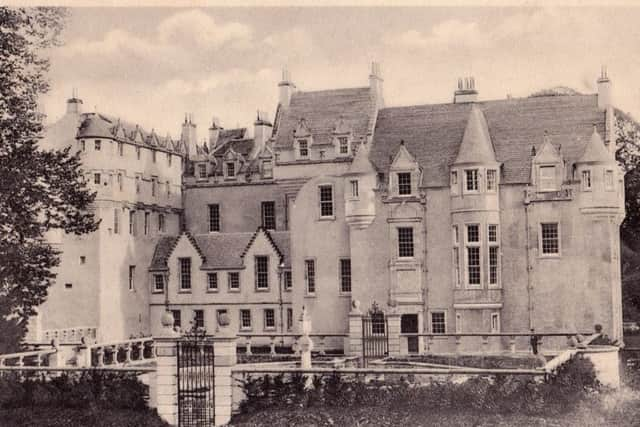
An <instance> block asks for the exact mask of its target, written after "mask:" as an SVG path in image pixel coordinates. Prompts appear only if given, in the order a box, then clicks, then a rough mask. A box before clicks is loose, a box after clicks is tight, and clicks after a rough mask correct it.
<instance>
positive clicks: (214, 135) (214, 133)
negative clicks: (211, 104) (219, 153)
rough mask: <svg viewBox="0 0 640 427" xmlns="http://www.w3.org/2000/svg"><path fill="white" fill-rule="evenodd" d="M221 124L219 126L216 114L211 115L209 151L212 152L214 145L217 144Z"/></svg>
mask: <svg viewBox="0 0 640 427" xmlns="http://www.w3.org/2000/svg"><path fill="white" fill-rule="evenodd" d="M221 129H222V126H220V119H218V118H217V117H216V116H213V118H212V119H211V127H210V128H209V152H210V153H213V150H215V148H216V145H217V144H218V137H219V136H220V130H221Z"/></svg>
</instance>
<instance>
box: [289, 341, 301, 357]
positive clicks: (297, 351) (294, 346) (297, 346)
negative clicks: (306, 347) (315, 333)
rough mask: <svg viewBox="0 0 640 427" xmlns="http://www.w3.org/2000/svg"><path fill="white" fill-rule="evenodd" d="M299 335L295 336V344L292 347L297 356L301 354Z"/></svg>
mask: <svg viewBox="0 0 640 427" xmlns="http://www.w3.org/2000/svg"><path fill="white" fill-rule="evenodd" d="M298 342H299V337H293V344H292V345H291V349H292V350H293V354H295V355H296V356H300V346H299V345H298Z"/></svg>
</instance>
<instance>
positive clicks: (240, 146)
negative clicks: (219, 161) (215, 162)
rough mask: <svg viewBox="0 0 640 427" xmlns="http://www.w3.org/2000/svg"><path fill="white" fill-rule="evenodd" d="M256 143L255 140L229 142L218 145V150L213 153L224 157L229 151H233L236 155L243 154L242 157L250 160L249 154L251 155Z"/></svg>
mask: <svg viewBox="0 0 640 427" xmlns="http://www.w3.org/2000/svg"><path fill="white" fill-rule="evenodd" d="M254 143H255V141H254V139H253V138H246V139H234V140H228V141H226V142H225V143H224V145H219V144H216V149H215V150H214V151H213V155H214V156H223V155H224V154H225V153H226V152H227V151H229V149H233V151H235V152H236V153H238V154H242V156H244V157H245V158H248V157H249V154H251V150H252V149H253V145H254Z"/></svg>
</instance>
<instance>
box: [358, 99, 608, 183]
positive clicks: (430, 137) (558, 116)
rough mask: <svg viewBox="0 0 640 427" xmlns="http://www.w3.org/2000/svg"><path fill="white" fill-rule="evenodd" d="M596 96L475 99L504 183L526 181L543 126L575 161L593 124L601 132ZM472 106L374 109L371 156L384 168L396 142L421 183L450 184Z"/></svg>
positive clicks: (395, 150)
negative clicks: (416, 168)
mask: <svg viewBox="0 0 640 427" xmlns="http://www.w3.org/2000/svg"><path fill="white" fill-rule="evenodd" d="M597 103H598V101H597V95H573V96H540V97H533V98H519V99H506V100H499V101H486V102H478V103H476V104H475V105H477V107H478V108H480V110H481V111H482V113H484V116H485V118H486V121H487V125H488V129H489V134H490V137H491V141H492V142H493V147H494V149H495V154H496V160H497V161H498V162H501V163H503V177H502V182H503V183H526V182H528V181H529V177H530V166H531V157H530V156H531V147H532V146H535V147H536V149H537V148H539V147H540V146H541V145H542V142H543V136H544V132H545V130H546V131H548V133H549V136H550V138H551V141H552V142H553V144H554V145H562V155H563V157H564V158H565V159H567V160H569V161H571V162H574V161H576V160H578V159H579V158H580V157H581V155H582V153H583V152H584V150H585V147H586V144H587V142H588V141H589V140H590V138H591V133H592V132H593V125H594V124H596V127H597V129H598V132H599V133H600V134H601V135H604V134H605V114H604V112H603V111H599V110H598V107H597ZM471 106H472V104H435V105H417V106H409V107H396V108H384V109H381V110H379V112H378V118H377V122H376V129H375V133H374V138H373V144H372V147H371V152H370V160H371V161H372V163H373V164H374V165H375V166H376V168H377V169H378V170H379V171H384V172H386V171H387V170H388V168H389V164H390V161H391V160H390V159H391V158H392V156H393V155H394V154H395V153H396V152H397V150H398V147H399V145H400V140H404V143H405V146H406V148H407V149H408V150H409V152H410V153H411V154H412V155H413V156H415V158H416V160H417V161H418V163H419V164H420V165H421V166H422V168H423V171H424V173H423V182H422V185H424V186H447V185H449V167H450V165H451V164H452V163H453V162H454V160H455V159H456V157H457V154H458V151H459V146H460V144H461V142H462V138H463V135H464V131H465V128H466V125H467V121H468V118H469V114H470V111H471Z"/></svg>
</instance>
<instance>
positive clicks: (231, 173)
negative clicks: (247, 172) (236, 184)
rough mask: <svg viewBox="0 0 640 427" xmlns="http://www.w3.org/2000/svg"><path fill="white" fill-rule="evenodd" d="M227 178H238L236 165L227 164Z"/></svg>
mask: <svg viewBox="0 0 640 427" xmlns="http://www.w3.org/2000/svg"><path fill="white" fill-rule="evenodd" d="M225 169H226V174H225V176H226V177H227V178H235V177H236V164H235V163H234V162H226V163H225Z"/></svg>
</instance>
